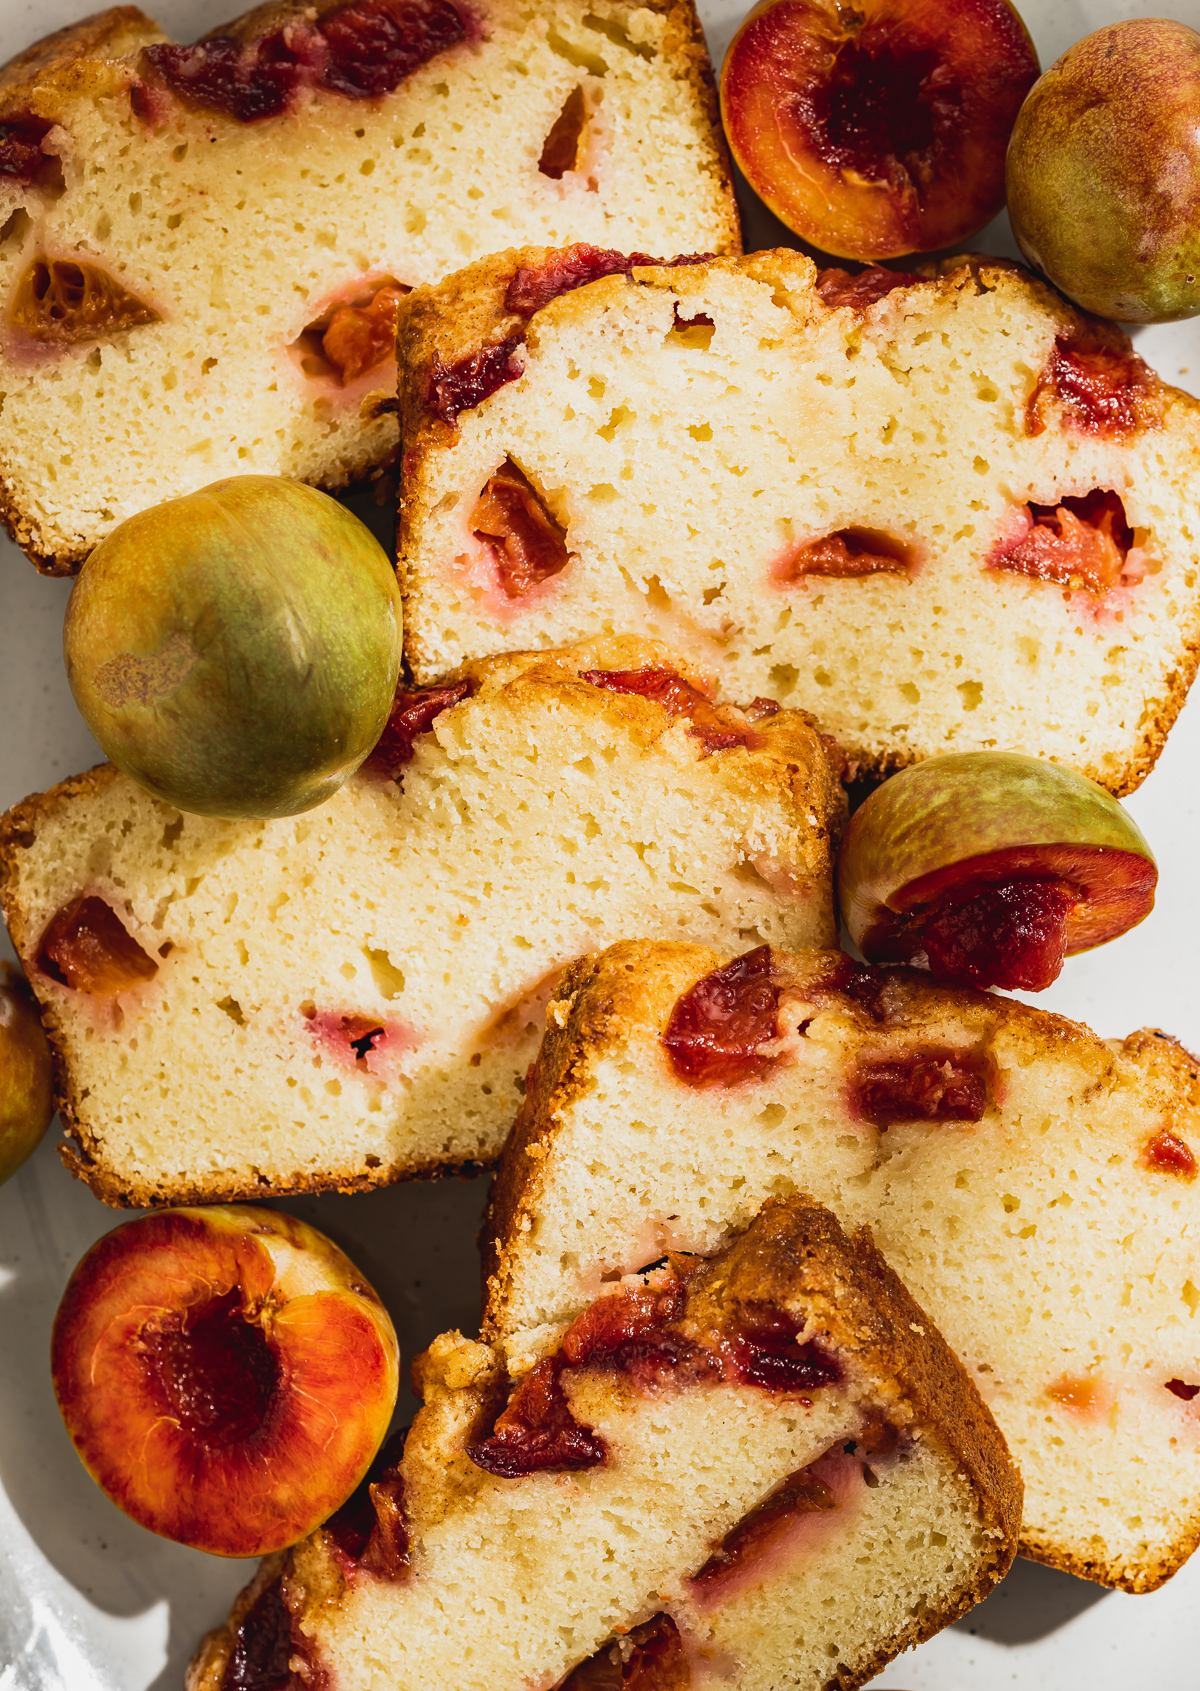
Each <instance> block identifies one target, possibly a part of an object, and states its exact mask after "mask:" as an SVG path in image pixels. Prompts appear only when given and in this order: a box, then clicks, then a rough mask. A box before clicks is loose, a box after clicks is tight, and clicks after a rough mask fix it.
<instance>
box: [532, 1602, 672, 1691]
mask: <svg viewBox="0 0 1200 1691" xmlns="http://www.w3.org/2000/svg"><path fill="white" fill-rule="evenodd" d="M624 1646H625V1647H624V1649H621V1648H620V1647H618V1646H615V1645H612V1644H607V1645H605V1647H604V1648H603V1649H602V1650H598V1651H597V1652H596V1654H595V1655H594V1656H589V1657H588V1659H587V1661H586V1662H580V1664H579V1666H578V1667H577V1668H576V1669H575V1671H574V1672H573V1673H572V1674H571V1675H570V1677H569V1678H567V1679H564V1680H563V1683H562V1687H561V1691H689V1688H690V1686H691V1683H692V1673H691V1669H690V1668H689V1666H688V1662H687V1655H686V1653H685V1651H684V1648H683V1640H682V1639H681V1638H680V1636H679V1628H678V1627H677V1626H676V1625H675V1622H674V1621H673V1620H672V1619H671V1617H670V1615H664V1614H659V1615H655V1616H654V1617H653V1619H651V1620H648V1621H647V1622H646V1623H645V1625H644V1626H635V1627H634V1629H633V1631H632V1632H630V1633H629V1634H628V1635H627V1636H626V1638H625V1641H624ZM631 1647H632V1648H631Z"/></svg>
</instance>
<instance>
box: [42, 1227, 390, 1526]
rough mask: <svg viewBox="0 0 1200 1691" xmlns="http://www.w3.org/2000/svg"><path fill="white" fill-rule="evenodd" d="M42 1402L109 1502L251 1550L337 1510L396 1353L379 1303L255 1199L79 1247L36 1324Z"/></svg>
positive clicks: (383, 1421)
mask: <svg viewBox="0 0 1200 1691" xmlns="http://www.w3.org/2000/svg"><path fill="white" fill-rule="evenodd" d="M51 1369H52V1372H53V1376H54V1390H55V1393H56V1395H57V1397H58V1406H59V1408H60V1410H61V1411H62V1417H63V1420H64V1421H65V1422H66V1424H67V1431H68V1432H69V1433H70V1435H71V1439H72V1442H73V1443H74V1445H75V1449H76V1451H77V1452H78V1454H79V1457H80V1459H81V1460H82V1462H83V1465H84V1467H85V1468H86V1469H87V1471H88V1473H89V1474H90V1475H91V1476H92V1478H93V1479H94V1480H95V1481H96V1484H97V1485H98V1486H99V1487H100V1488H101V1490H102V1491H104V1492H105V1493H106V1494H107V1495H108V1496H109V1497H110V1498H111V1499H112V1501H113V1502H114V1503H115V1504H117V1506H118V1507H119V1508H121V1509H123V1510H124V1511H125V1513H126V1514H127V1515H130V1516H132V1518H133V1519H134V1520H135V1521H137V1522H139V1523H140V1524H141V1525H142V1526H144V1527H148V1528H149V1529H150V1531H151V1532H156V1533H160V1534H161V1535H162V1536H163V1537H164V1538H171V1539H175V1540H176V1541H177V1542H178V1543H180V1544H189V1545H191V1546H193V1548H195V1549H197V1550H208V1551H211V1552H212V1553H213V1554H214V1555H218V1556H263V1555H266V1554H267V1553H268V1552H270V1551H273V1550H281V1549H283V1548H284V1547H285V1546H286V1545H289V1544H295V1543H296V1542H297V1540H299V1539H301V1538H303V1537H304V1536H305V1535H306V1534H307V1533H310V1532H311V1531H312V1530H313V1529H314V1527H316V1526H319V1525H320V1523H321V1522H322V1521H324V1520H326V1519H327V1518H328V1517H329V1516H330V1515H331V1514H333V1512H334V1510H335V1509H338V1508H340V1507H341V1505H342V1504H343V1503H344V1502H345V1501H346V1499H347V1498H348V1497H349V1496H350V1494H351V1492H353V1490H354V1488H355V1487H356V1486H357V1485H358V1483H359V1481H360V1480H361V1479H362V1477H363V1475H364V1474H365V1473H366V1471H367V1469H368V1467H369V1466H370V1463H371V1459H372V1457H373V1456H374V1455H375V1452H376V1451H377V1450H378V1448H379V1446H380V1444H381V1443H382V1442H383V1437H384V1434H385V1433H386V1432H387V1427H388V1421H389V1420H390V1418H391V1414H392V1409H393V1407H394V1406H395V1402H396V1392H397V1389H398V1384H399V1355H398V1352H397V1347H396V1335H395V1331H394V1329H393V1327H392V1323H391V1320H390V1318H389V1316H388V1314H387V1311H386V1310H385V1309H384V1307H383V1305H382V1303H381V1302H380V1300H379V1298H378V1297H377V1296H376V1294H375V1293H374V1292H373V1291H372V1289H371V1287H370V1286H368V1285H367V1283H366V1282H365V1280H364V1279H363V1277H362V1275H361V1274H359V1272H358V1270H357V1269H356V1268H355V1266H354V1264H353V1263H352V1262H351V1261H350V1260H349V1258H348V1257H346V1256H344V1255H343V1253H342V1252H341V1251H340V1250H339V1249H338V1248H337V1246H336V1245H334V1244H333V1243H332V1241H331V1240H329V1239H327V1238H326V1237H325V1235H324V1234H323V1233H318V1232H317V1230H316V1228H314V1227H309V1226H307V1225H306V1223H304V1222H302V1221H297V1220H295V1219H293V1217H291V1216H289V1215H283V1214H278V1213H276V1212H275V1211H273V1210H265V1209H253V1208H249V1207H245V1208H243V1207H240V1206H233V1205H220V1206H214V1207H213V1208H204V1209H177V1210H165V1211H160V1212H159V1213H158V1214H155V1215H149V1216H144V1217H142V1218H141V1219H139V1220H137V1221H130V1222H126V1223H125V1225H124V1226H123V1227H118V1228H116V1229H115V1230H114V1231H113V1232H111V1233H108V1234H106V1235H105V1237H104V1238H103V1239H101V1240H99V1241H98V1243H96V1244H95V1245H93V1246H92V1248H91V1250H90V1251H88V1253H87V1255H86V1256H85V1257H84V1258H83V1260H82V1262H80V1264H79V1266H78V1268H76V1270H75V1272H74V1274H73V1275H72V1276H71V1280H70V1282H69V1284H68V1286H67V1290H66V1293H65V1294H64V1297H63V1300H62V1303H61V1305H60V1306H59V1310H58V1315H57V1316H56V1318H55V1322H54V1335H53V1339H52V1343H51Z"/></svg>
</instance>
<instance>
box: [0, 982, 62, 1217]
mask: <svg viewBox="0 0 1200 1691" xmlns="http://www.w3.org/2000/svg"><path fill="white" fill-rule="evenodd" d="M53 1115H54V1074H53V1069H52V1065H51V1062H50V1047H49V1045H48V1044H47V1042H46V1035H45V1034H44V1033H43V1032H42V1024H41V1022H40V1021H39V1020H38V1014H37V1011H36V1010H35V1009H34V1007H33V997H32V994H31V993H30V992H29V990H28V988H27V987H26V986H25V983H24V981H22V980H21V979H20V977H19V976H18V975H17V974H16V971H15V970H14V969H13V968H12V967H11V966H10V965H9V964H3V965H0V1185H3V1183H4V1182H5V1181H6V1180H7V1179H8V1178H9V1176H10V1175H13V1174H15V1173H16V1172H17V1170H18V1169H19V1168H20V1166H21V1164H22V1163H23V1162H24V1161H25V1159H26V1158H27V1157H29V1156H31V1155H32V1154H33V1152H34V1151H35V1150H36V1149H37V1147H38V1145H39V1143H40V1141H41V1138H42V1135H43V1134H44V1133H45V1131H46V1129H47V1128H48V1127H49V1125H50V1121H51V1118H52V1117H53Z"/></svg>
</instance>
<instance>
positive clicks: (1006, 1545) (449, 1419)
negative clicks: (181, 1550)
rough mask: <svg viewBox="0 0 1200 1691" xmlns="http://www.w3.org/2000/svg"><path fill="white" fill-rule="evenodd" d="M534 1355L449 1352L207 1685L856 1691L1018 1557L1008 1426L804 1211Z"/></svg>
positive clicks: (201, 1690) (428, 1367) (832, 1231)
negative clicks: (409, 1414)
mask: <svg viewBox="0 0 1200 1691" xmlns="http://www.w3.org/2000/svg"><path fill="white" fill-rule="evenodd" d="M530 1363H531V1366H530V1367H528V1369H527V1370H526V1371H525V1372H524V1373H523V1374H522V1375H521V1376H520V1377H518V1378H516V1379H512V1378H509V1377H507V1376H506V1372H505V1366H504V1360H503V1357H502V1354H501V1352H500V1351H498V1350H497V1349H496V1348H494V1347H492V1346H489V1345H486V1344H473V1343H470V1342H468V1341H466V1340H464V1339H463V1338H462V1337H461V1335H459V1334H446V1335H443V1337H441V1338H440V1339H437V1340H435V1341H434V1344H433V1345H432V1346H431V1347H430V1349H429V1350H428V1351H427V1352H426V1353H425V1355H424V1357H423V1358H420V1359H418V1362H417V1365H416V1368H415V1370H414V1373H415V1375H416V1378H417V1382H418V1386H419V1389H420V1391H421V1393H422V1395H423V1397H424V1400H425V1403H424V1407H423V1409H421V1411H420V1412H419V1413H418V1415H417V1418H416V1420H415V1422H414V1423H413V1427H412V1430H411V1431H410V1433H409V1434H408V1437H407V1441H406V1442H405V1444H404V1447H403V1453H402V1454H401V1455H400V1456H399V1459H398V1460H395V1459H394V1458H393V1460H392V1461H391V1463H390V1464H389V1465H386V1466H385V1467H384V1469H383V1471H382V1472H381V1473H380V1474H378V1475H377V1476H376V1478H375V1481H374V1484H373V1485H372V1486H371V1487H370V1490H369V1492H366V1493H365V1494H364V1495H363V1496H362V1497H360V1498H359V1499H358V1500H356V1502H355V1503H353V1504H352V1505H350V1506H348V1507H347V1508H346V1509H345V1510H343V1511H341V1512H340V1514H339V1515H337V1516H335V1517H334V1518H333V1520H331V1521H330V1522H328V1523H327V1525H326V1527H325V1528H324V1529H320V1530H318V1531H317V1532H316V1533H314V1534H313V1535H312V1537H311V1538H309V1539H308V1540H307V1541H306V1542H305V1543H303V1544H301V1545H299V1546H298V1547H297V1548H296V1549H295V1550H294V1551H292V1552H291V1554H290V1555H289V1556H288V1557H287V1558H286V1559H283V1560H276V1561H272V1562H269V1563H267V1564H265V1565H264V1568H263V1570H262V1572H261V1574H260V1576H259V1578H258V1579H257V1581H256V1582H255V1583H254V1584H253V1585H252V1586H251V1587H250V1588H249V1590H248V1592H247V1593H246V1594H245V1597H244V1598H243V1599H242V1600H241V1601H239V1603H238V1604H237V1605H236V1606H235V1609H234V1613H233V1616H232V1617H231V1620H230V1623H229V1625H228V1626H226V1627H224V1628H222V1629H220V1630H219V1631H218V1632H216V1633H214V1634H212V1635H211V1636H210V1637H209V1638H208V1639H207V1640H206V1641H205V1644H204V1645H203V1647H202V1649H201V1651H200V1654H199V1655H198V1656H197V1658H196V1660H195V1662H194V1663H193V1666H192V1671H191V1675H190V1677H189V1687H190V1691H234V1688H235V1687H240V1686H241V1685H243V1684H244V1683H245V1681H244V1678H243V1677H241V1674H242V1664H244V1663H245V1662H246V1661H247V1660H248V1659H249V1658H250V1656H251V1654H252V1653H254V1652H257V1654H258V1656H259V1657H260V1658H261V1657H263V1656H267V1655H269V1654H270V1652H271V1651H272V1650H274V1651H275V1652H276V1654H277V1656H278V1657H280V1658H282V1660H283V1662H284V1664H285V1668H286V1663H287V1662H288V1660H289V1659H290V1660H291V1661H292V1663H293V1664H298V1665H297V1668H296V1678H295V1680H294V1681H293V1680H289V1679H287V1678H286V1677H285V1678H283V1679H282V1680H281V1684H290V1683H295V1684H296V1685H300V1684H308V1683H312V1682H313V1681H314V1680H315V1681H317V1682H319V1683H327V1684H332V1685H336V1686H337V1687H338V1691H368V1688H370V1691H377V1688H379V1687H381V1686H384V1685H404V1686H405V1687H407V1688H408V1691H436V1688H438V1687H440V1686H442V1685H445V1684H452V1685H454V1686H456V1687H462V1688H463V1691H509V1688H511V1691H525V1688H527V1687H528V1686H530V1685H541V1686H551V1685H562V1686H564V1687H567V1686H569V1687H571V1691H582V1688H583V1687H585V1686H589V1687H594V1686H597V1685H614V1686H615V1685H620V1684H621V1683H625V1684H630V1683H632V1684H634V1685H639V1686H641V1687H642V1688H643V1691H649V1687H651V1686H656V1687H659V1688H660V1691H665V1688H666V1687H668V1686H669V1687H671V1688H673V1691H687V1688H689V1687H695V1688H697V1691H698V1688H699V1687H701V1686H705V1685H714V1686H715V1685H718V1684H722V1685H730V1684H734V1685H736V1686H738V1687H739V1691H825V1687H827V1686H828V1685H829V1683H830V1675H831V1673H832V1674H834V1675H835V1677H836V1683H837V1685H838V1686H839V1687H845V1691H853V1688H854V1687H857V1686H860V1685H862V1684H863V1683H864V1682H865V1681H866V1680H868V1679H870V1678H871V1677H872V1676H873V1675H874V1674H876V1673H878V1672H879V1671H880V1669H882V1668H883V1667H884V1666H885V1665H886V1664H887V1662H888V1661H890V1660H891V1658H892V1657H893V1656H894V1655H895V1654H896V1653H897V1652H898V1651H899V1650H902V1649H904V1648H906V1647H907V1646H909V1645H911V1644H915V1643H917V1642H919V1641H920V1640H921V1639H923V1638H927V1637H929V1636H930V1634H932V1633H933V1632H935V1631H936V1630H937V1629H938V1628H939V1627H940V1626H943V1625H945V1624H946V1623H947V1622H948V1621H950V1620H953V1619H954V1618H955V1617H956V1616H957V1615H959V1614H961V1613H963V1612H964V1611H965V1610H966V1609H967V1608H969V1607H970V1605H971V1604H972V1603H973V1602H975V1601H976V1600H978V1599H979V1598H980V1597H982V1596H984V1595H985V1594H986V1593H987V1591H988V1590H989V1589H990V1588H991V1587H992V1586H993V1585H994V1584H995V1582H996V1581H997V1580H998V1579H1000V1578H1001V1577H1002V1576H1003V1574H1004V1573H1005V1571H1006V1570H1007V1568H1008V1565H1009V1562H1010V1560H1011V1557H1012V1554H1013V1548H1014V1544H1015V1536H1016V1528H1017V1523H1018V1520H1019V1517H1020V1495H1021V1493H1020V1481H1019V1479H1018V1477H1017V1475H1016V1472H1015V1470H1014V1469H1013V1467H1012V1464H1011V1462H1010V1460H1009V1457H1008V1453H1007V1451H1006V1449H1005V1447H1004V1441H1003V1439H1002V1438H1001V1436H1000V1434H999V1432H998V1431H997V1429H996V1426H995V1423H994V1421H993V1420H992V1418H991V1416H990V1415H989V1414H988V1412H987V1410H986V1409H985V1408H984V1407H983V1404H982V1402H981V1401H980V1399H979V1397H978V1394H977V1393H976V1391H975V1389H974V1387H973V1386H972V1385H971V1383H970V1381H969V1380H968V1379H967V1377H966V1375H965V1374H964V1372H963V1370H962V1369H961V1367H960V1366H959V1364H958V1363H957V1362H956V1361H955V1359H954V1358H953V1356H952V1355H951V1354H950V1352H949V1351H948V1349H947V1348H946V1345H945V1343H944V1341H943V1340H942V1339H941V1337H940V1335H939V1334H938V1333H937V1331H936V1330H935V1329H934V1327H933V1325H932V1323H931V1322H930V1321H929V1319H928V1317H927V1316H926V1315H924V1314H923V1313H922V1311H921V1310H920V1309H918V1307H917V1306H916V1304H915V1303H914V1302H913V1300H912V1298H911V1297H910V1296H909V1294H908V1293H907V1292H906V1291H905V1289H904V1287H903V1286H902V1285H901V1284H900V1282H899V1281H898V1280H897V1279H896V1277H895V1275H894V1274H892V1273H891V1272H890V1270H889V1269H888V1268H887V1266H886V1265H885V1264H884V1263H883V1262H882V1260H881V1259H880V1257H879V1256H878V1254H877V1253H876V1252H875V1250H874V1249H873V1247H872V1245H871V1243H870V1239H869V1236H868V1235H866V1234H865V1233H861V1234H859V1235H857V1236H856V1237H854V1238H853V1239H847V1237H846V1235H845V1234H844V1233H843V1232H842V1231H841V1229H840V1228H839V1227H838V1225H837V1223H836V1222H835V1221H834V1219H833V1217H832V1216H831V1215H830V1214H829V1213H828V1212H827V1211H824V1210H821V1209H819V1208H818V1207H816V1206H815V1205H813V1204H811V1203H810V1202H808V1201H807V1200H804V1199H799V1198H793V1199H791V1200H789V1201H788V1202H786V1203H769V1204H768V1205H766V1206H765V1207H764V1208H763V1210H762V1211H761V1213H760V1214H759V1215H758V1216H757V1217H756V1218H754V1219H753V1220H752V1221H751V1223H750V1225H749V1227H748V1229H747V1230H746V1231H745V1232H744V1234H743V1235H742V1236H741V1237H739V1238H737V1239H734V1240H733V1241H732V1242H731V1243H729V1244H728V1245H727V1246H726V1247H725V1248H724V1249H723V1250H722V1251H721V1252H720V1254H719V1255H717V1256H716V1257H715V1258H713V1259H712V1260H710V1261H704V1260H702V1259H697V1258H689V1259H686V1260H683V1259H673V1260H672V1261H671V1262H670V1264H669V1265H666V1266H664V1267H662V1268H660V1269H657V1270H654V1271H652V1272H651V1273H649V1274H646V1275H640V1276H633V1277H630V1278H629V1279H626V1280H624V1281H622V1282H620V1283H618V1284H614V1285H611V1286H609V1287H607V1288H605V1289H604V1290H603V1291H601V1292H600V1294H599V1295H598V1296H596V1297H594V1298H593V1299H592V1300H590V1301H589V1303H588V1306H587V1307H586V1308H584V1309H582V1310H581V1311H580V1313H579V1315H578V1316H577V1317H576V1319H575V1320H574V1321H572V1322H571V1323H570V1324H569V1325H567V1326H566V1327H565V1328H564V1327H563V1326H562V1325H560V1326H559V1327H558V1328H556V1329H555V1330H554V1331H553V1332H547V1333H546V1334H545V1335H543V1341H542V1343H541V1345H540V1348H539V1350H538V1352H537V1354H536V1356H533V1355H531V1357H530ZM366 1639H369V1641H370V1643H369V1648H365V1647H364V1640H366ZM301 1670H302V1671H301Z"/></svg>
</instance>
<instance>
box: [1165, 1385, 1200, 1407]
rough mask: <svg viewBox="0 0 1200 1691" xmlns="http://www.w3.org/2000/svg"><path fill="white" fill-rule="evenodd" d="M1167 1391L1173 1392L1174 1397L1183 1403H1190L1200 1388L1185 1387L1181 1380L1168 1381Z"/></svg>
mask: <svg viewBox="0 0 1200 1691" xmlns="http://www.w3.org/2000/svg"><path fill="white" fill-rule="evenodd" d="M1167 1390H1168V1391H1169V1392H1174V1394H1175V1396H1176V1397H1180V1398H1182V1399H1183V1401H1184V1403H1191V1401H1192V1399H1193V1398H1194V1397H1195V1396H1196V1394H1197V1393H1198V1392H1200V1386H1186V1385H1184V1383H1183V1381H1182V1380H1168V1381H1167Z"/></svg>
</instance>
